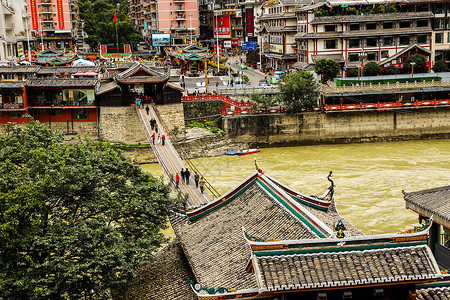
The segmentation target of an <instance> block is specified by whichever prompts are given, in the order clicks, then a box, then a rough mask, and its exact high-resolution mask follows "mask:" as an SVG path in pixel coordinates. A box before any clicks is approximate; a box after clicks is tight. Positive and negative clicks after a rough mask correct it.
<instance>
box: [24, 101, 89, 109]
mask: <svg viewBox="0 0 450 300" xmlns="http://www.w3.org/2000/svg"><path fill="white" fill-rule="evenodd" d="M92 105H95V103H94V100H92V101H88V100H86V99H83V100H80V101H61V100H57V99H53V100H47V99H39V100H37V99H33V100H31V101H29V104H28V106H29V107H42V106H50V107H55V108H58V107H63V106H92Z"/></svg>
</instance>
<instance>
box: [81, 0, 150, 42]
mask: <svg viewBox="0 0 450 300" xmlns="http://www.w3.org/2000/svg"><path fill="white" fill-rule="evenodd" d="M117 4H119V10H118V11H117V6H116V5H117ZM78 7H79V11H80V18H81V19H82V20H84V30H85V31H86V33H87V34H88V35H89V37H88V38H87V39H86V40H85V41H86V42H87V43H89V44H90V45H97V44H98V43H101V44H116V43H117V38H116V26H117V33H118V40H119V45H121V44H125V43H131V44H137V43H139V42H140V41H142V40H143V38H142V36H141V35H140V34H139V33H138V32H137V31H136V29H135V28H134V26H133V24H131V20H130V18H129V17H128V4H127V1H118V0H117V1H115V0H79V1H78ZM114 13H117V14H116V16H117V24H114V22H113V21H114Z"/></svg>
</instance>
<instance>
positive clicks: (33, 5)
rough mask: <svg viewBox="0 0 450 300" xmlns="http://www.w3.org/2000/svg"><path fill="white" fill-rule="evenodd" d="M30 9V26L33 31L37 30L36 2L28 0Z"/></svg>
mask: <svg viewBox="0 0 450 300" xmlns="http://www.w3.org/2000/svg"><path fill="white" fill-rule="evenodd" d="M30 8H31V24H32V26H33V30H38V28H39V22H38V16H37V8H36V0H30Z"/></svg>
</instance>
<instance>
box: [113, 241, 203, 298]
mask: <svg viewBox="0 0 450 300" xmlns="http://www.w3.org/2000/svg"><path fill="white" fill-rule="evenodd" d="M193 279H194V275H193V274H192V271H191V269H190V268H189V264H188V263H187V261H186V257H185V256H184V254H183V250H182V249H181V246H180V245H177V244H169V245H167V246H166V247H164V248H163V249H161V250H160V251H159V252H158V253H156V254H155V260H154V261H153V262H149V263H148V264H147V265H146V266H144V267H142V268H140V269H138V270H137V276H136V277H135V278H133V279H132V280H130V281H128V282H127V284H126V286H125V287H124V291H123V294H122V295H117V296H115V297H114V298H116V299H127V300H131V299H170V300H191V299H192V300H194V299H197V297H196V295H195V293H194V292H193V291H192V289H191V287H190V286H189V284H188V281H189V280H193Z"/></svg>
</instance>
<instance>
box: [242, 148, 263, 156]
mask: <svg viewBox="0 0 450 300" xmlns="http://www.w3.org/2000/svg"><path fill="white" fill-rule="evenodd" d="M259 151H261V150H259V148H257V149H246V150H242V151H241V150H239V151H238V153H237V155H247V154H253V153H258V152H259Z"/></svg>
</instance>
